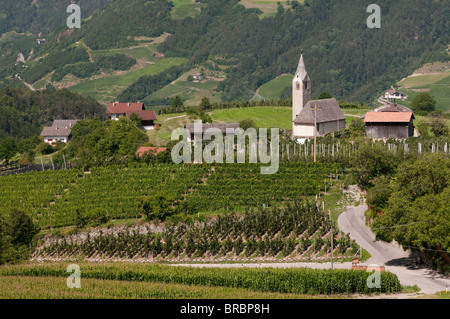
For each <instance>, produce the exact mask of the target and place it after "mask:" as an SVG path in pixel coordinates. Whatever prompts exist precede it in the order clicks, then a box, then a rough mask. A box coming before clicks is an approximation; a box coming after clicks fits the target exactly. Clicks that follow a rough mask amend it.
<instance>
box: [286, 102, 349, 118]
mask: <svg viewBox="0 0 450 319" xmlns="http://www.w3.org/2000/svg"><path fill="white" fill-rule="evenodd" d="M316 103H317V108H318V110H317V114H316V123H324V122H332V121H338V120H345V116H344V113H342V111H341V108H340V107H339V104H338V102H337V101H336V99H335V98H332V99H323V100H313V101H309V102H308V103H306V105H305V107H304V108H303V109H302V110H301V111H300V113H299V114H298V115H297V116H296V118H295V119H294V124H314V110H311V108H314V107H315V106H316Z"/></svg>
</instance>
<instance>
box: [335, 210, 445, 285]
mask: <svg viewBox="0 0 450 319" xmlns="http://www.w3.org/2000/svg"><path fill="white" fill-rule="evenodd" d="M366 210H367V205H360V206H357V207H350V208H349V209H347V210H346V211H345V212H343V213H342V214H341V215H339V218H338V226H339V228H340V229H341V230H342V231H343V232H344V233H349V234H350V238H352V239H354V240H355V241H356V242H357V243H358V244H359V245H360V246H361V247H363V248H364V249H365V250H367V251H368V252H369V254H370V255H371V258H370V259H369V260H368V261H366V262H365V263H364V264H365V265H372V264H374V265H378V266H385V268H386V270H387V271H390V272H392V273H395V274H396V275H397V277H398V279H399V280H400V283H401V284H402V285H405V286H414V285H417V286H418V287H419V288H420V289H421V292H423V293H435V292H438V291H443V290H445V289H446V287H448V288H450V277H448V276H443V275H440V274H439V273H437V272H435V271H433V270H430V269H427V268H425V267H422V266H420V265H417V264H416V263H415V262H414V261H413V260H412V259H411V258H409V253H408V252H406V251H404V250H403V249H402V248H401V247H400V246H399V245H396V244H390V243H386V242H383V241H375V234H374V233H372V231H371V230H370V228H369V227H367V226H366V225H365V223H364V212H365V211H366Z"/></svg>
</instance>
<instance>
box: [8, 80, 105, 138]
mask: <svg viewBox="0 0 450 319" xmlns="http://www.w3.org/2000/svg"><path fill="white" fill-rule="evenodd" d="M0 114H2V116H0V140H2V139H3V138H5V137H7V136H12V137H14V138H17V139H22V138H28V137H31V136H35V135H39V134H40V132H41V130H42V126H43V125H51V124H52V123H53V120H55V119H74V118H75V119H80V118H85V117H94V116H95V117H99V118H104V116H105V110H104V108H103V107H102V106H101V105H100V104H98V103H97V101H95V100H94V99H92V98H85V97H82V96H80V95H78V94H75V93H71V92H69V91H68V90H66V89H63V90H59V91H56V92H52V91H49V90H44V91H37V92H32V91H29V90H25V89H11V88H3V89H1V90H0Z"/></svg>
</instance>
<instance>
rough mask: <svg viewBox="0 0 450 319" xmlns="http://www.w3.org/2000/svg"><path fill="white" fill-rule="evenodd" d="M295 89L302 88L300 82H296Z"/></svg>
mask: <svg viewBox="0 0 450 319" xmlns="http://www.w3.org/2000/svg"><path fill="white" fill-rule="evenodd" d="M295 89H296V90H300V82H295Z"/></svg>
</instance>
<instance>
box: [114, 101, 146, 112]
mask: <svg viewBox="0 0 450 319" xmlns="http://www.w3.org/2000/svg"><path fill="white" fill-rule="evenodd" d="M143 109H144V103H116V102H113V103H109V104H108V109H107V110H106V113H107V114H123V113H126V112H136V111H142V110H143Z"/></svg>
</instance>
